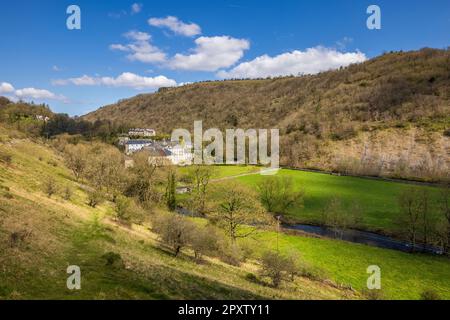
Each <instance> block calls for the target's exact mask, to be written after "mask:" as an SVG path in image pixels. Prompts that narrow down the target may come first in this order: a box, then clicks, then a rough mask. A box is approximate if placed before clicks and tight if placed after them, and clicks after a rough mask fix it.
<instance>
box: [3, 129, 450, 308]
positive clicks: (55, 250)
mask: <svg viewBox="0 0 450 320" xmlns="http://www.w3.org/2000/svg"><path fill="white" fill-rule="evenodd" d="M223 173H225V172H223ZM239 173H242V172H240V171H239V170H238V171H236V170H235V169H234V168H233V170H230V172H229V174H239ZM49 178H51V179H54V181H55V183H56V185H57V192H56V194H54V195H52V196H51V197H50V198H49V197H48V196H47V195H46V194H45V192H44V190H45V189H43V183H45V181H47V180H48V179H49ZM66 187H69V188H71V189H72V190H73V194H72V196H71V197H70V199H68V200H67V199H65V193H64V189H65V188H66ZM85 190H86V187H85V186H84V185H82V184H80V183H78V182H76V180H75V177H74V176H73V174H72V172H71V171H70V170H69V169H67V168H66V167H65V164H64V161H63V160H62V158H61V157H60V155H59V153H58V152H57V151H56V150H54V149H53V148H52V147H51V146H49V145H48V144H45V143H43V142H41V141H40V140H32V139H29V138H27V137H26V136H25V135H24V134H22V133H19V132H15V131H12V130H11V129H8V130H5V129H3V128H2V127H1V126H0V300H1V299H208V298H209V299H355V298H361V297H362V295H361V293H360V292H361V291H362V290H363V288H364V287H365V284H366V280H367V273H366V268H367V266H368V265H370V264H377V265H380V266H381V267H382V268H383V272H384V276H383V286H384V290H383V292H384V294H385V296H384V297H385V298H388V299H405V298H408V299H418V298H419V297H420V294H421V292H423V291H424V290H427V289H430V288H432V289H433V290H434V291H436V292H437V293H438V294H439V295H440V296H441V297H442V298H445V299H448V298H449V297H450V291H449V288H450V278H449V260H448V259H446V258H443V257H433V256H427V255H411V254H406V253H402V252H396V251H392V250H384V249H380V248H373V247H367V246H364V245H359V244H352V243H347V242H343V241H336V240H330V239H318V238H310V237H299V236H291V235H285V234H281V235H278V234H276V233H274V232H270V231H261V232H258V233H256V235H255V237H250V238H248V239H246V241H248V245H249V246H251V247H252V248H256V249H257V251H256V252H255V255H256V256H255V257H254V258H252V259H250V260H247V262H246V263H244V264H242V265H241V266H240V267H234V266H231V265H228V264H226V263H224V262H222V261H219V260H218V259H217V258H212V257H205V261H204V262H203V263H201V264H197V263H195V260H194V254H193V252H192V251H191V250H183V253H182V254H181V255H180V256H179V257H177V258H175V257H174V256H173V255H172V254H171V253H169V252H168V251H167V250H165V249H164V246H163V245H162V244H161V242H160V241H159V240H158V236H157V235H156V234H154V233H153V232H151V231H150V228H151V225H149V224H147V223H144V224H141V225H135V224H133V225H131V226H125V225H123V224H118V223H116V222H115V220H114V219H113V211H114V207H113V204H112V203H110V202H104V203H103V204H101V205H99V206H97V207H96V208H92V207H90V206H88V205H87V203H88V195H87V193H86V191H85ZM159 210H162V209H159ZM198 222H199V223H201V221H198ZM276 243H279V245H280V249H281V250H283V251H286V252H292V251H293V250H295V252H298V253H299V254H300V255H301V259H302V261H304V262H305V263H306V265H307V266H310V267H309V268H310V270H311V271H314V272H316V273H317V274H316V273H312V274H310V275H309V276H303V277H297V278H296V279H295V281H293V282H290V281H289V282H286V283H285V284H283V285H282V286H281V287H280V288H278V289H275V288H272V287H270V286H267V285H263V284H262V283H259V282H255V281H254V280H252V279H253V278H251V277H249V275H255V274H258V270H259V268H260V267H259V265H258V264H257V256H258V255H259V254H260V253H262V251H264V250H265V248H266V249H267V248H272V249H275V247H274V246H275V245H276ZM259 251H261V252H259ZM118 256H119V257H121V260H119V262H114V263H108V262H110V258H111V257H118ZM69 265H78V266H80V268H81V272H82V283H81V287H82V289H81V290H80V291H69V290H68V289H67V288H66V279H67V277H68V275H67V274H66V269H67V267H68V266H69ZM384 270H386V271H384ZM337 284H339V285H337ZM350 287H352V288H354V289H356V290H358V292H356V291H354V290H350V289H349V288H350Z"/></svg>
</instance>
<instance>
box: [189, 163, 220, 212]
mask: <svg viewBox="0 0 450 320" xmlns="http://www.w3.org/2000/svg"><path fill="white" fill-rule="evenodd" d="M213 174H214V168H213V167H210V166H193V167H191V168H189V173H188V179H189V180H190V181H191V183H192V186H193V190H192V196H191V201H190V207H191V208H190V209H191V211H195V212H197V213H200V214H202V215H205V214H206V213H207V212H206V211H207V210H206V198H207V193H208V187H209V183H210V181H211V178H212V176H213Z"/></svg>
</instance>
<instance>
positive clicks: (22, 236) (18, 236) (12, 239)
mask: <svg viewBox="0 0 450 320" xmlns="http://www.w3.org/2000/svg"><path fill="white" fill-rule="evenodd" d="M30 236H31V231H27V230H22V231H14V232H12V233H11V234H10V235H9V244H10V247H11V248H15V247H18V246H20V244H21V243H23V242H25V241H26V240H27V239H28V238H29V237H30Z"/></svg>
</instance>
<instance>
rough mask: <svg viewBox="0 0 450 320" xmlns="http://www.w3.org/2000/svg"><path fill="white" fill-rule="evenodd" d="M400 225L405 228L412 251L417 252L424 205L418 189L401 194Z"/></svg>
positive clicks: (411, 189)
mask: <svg viewBox="0 0 450 320" xmlns="http://www.w3.org/2000/svg"><path fill="white" fill-rule="evenodd" d="M398 201H399V204H400V221H399V222H400V224H401V226H402V227H403V228H404V230H405V232H406V234H407V237H408V239H409V241H410V242H411V244H412V247H413V248H412V250H413V251H414V250H415V247H416V244H417V241H418V235H419V231H420V225H421V220H420V218H421V211H422V208H421V206H422V204H421V201H420V191H419V190H418V189H417V188H408V189H406V190H404V191H403V192H402V193H400V194H399V197H398Z"/></svg>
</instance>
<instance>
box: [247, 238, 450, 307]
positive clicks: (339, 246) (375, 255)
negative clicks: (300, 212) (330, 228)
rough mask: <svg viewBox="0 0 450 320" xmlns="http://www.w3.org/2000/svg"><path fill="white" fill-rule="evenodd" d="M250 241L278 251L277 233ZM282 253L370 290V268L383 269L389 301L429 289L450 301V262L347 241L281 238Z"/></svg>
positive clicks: (383, 278)
mask: <svg viewBox="0 0 450 320" xmlns="http://www.w3.org/2000/svg"><path fill="white" fill-rule="evenodd" d="M246 241H250V243H252V244H253V245H254V246H255V248H259V249H260V250H262V248H273V249H275V248H276V233H272V232H264V233H260V234H258V235H257V236H256V237H255V238H254V239H250V240H246ZM279 247H280V250H284V251H286V252H292V251H295V252H299V253H300V255H301V257H302V259H303V260H304V261H306V262H307V263H308V264H310V265H312V266H315V267H318V268H320V269H322V270H324V271H325V274H326V275H327V277H329V278H330V279H332V280H333V281H335V282H336V283H342V284H345V285H351V286H352V287H353V288H355V289H357V290H363V289H364V288H366V281H367V277H368V274H367V273H366V270H367V267H368V266H370V265H377V266H379V267H380V268H381V285H382V291H383V294H384V296H385V297H386V298H388V299H419V298H420V294H421V293H422V292H423V291H424V290H427V289H433V290H436V292H438V293H439V294H440V296H441V297H442V298H444V299H450V261H449V259H446V258H442V257H432V256H424V255H412V254H407V253H402V252H397V251H393V250H385V249H380V248H374V247H369V246H365V245H359V244H353V243H348V242H344V241H337V240H329V239H318V238H308V237H299V236H292V235H280V237H279Z"/></svg>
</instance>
